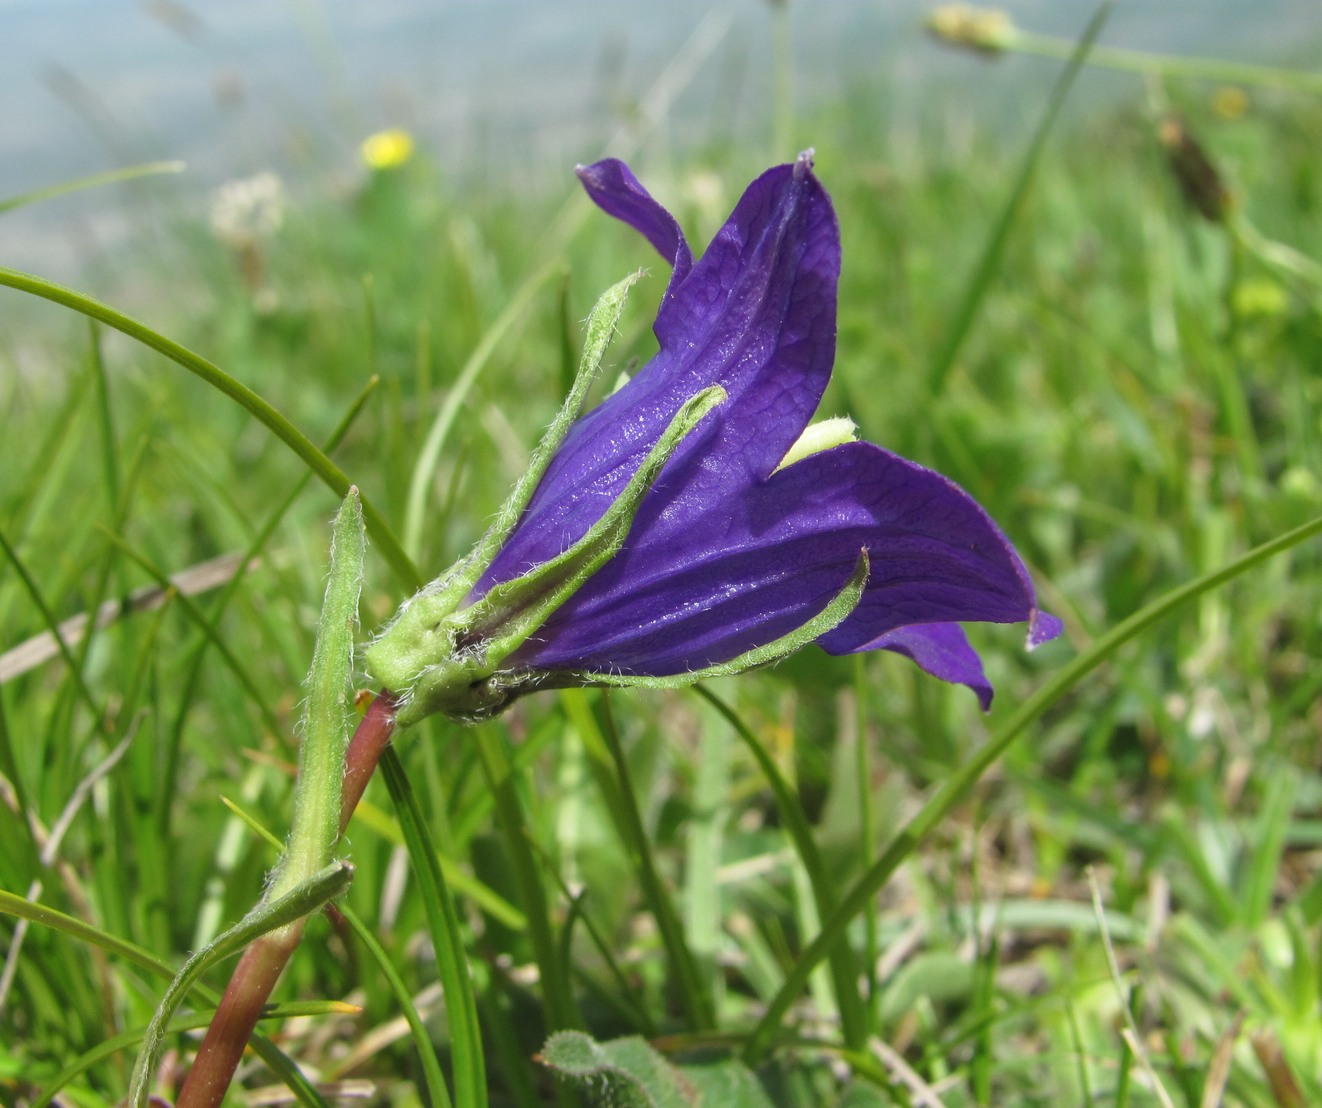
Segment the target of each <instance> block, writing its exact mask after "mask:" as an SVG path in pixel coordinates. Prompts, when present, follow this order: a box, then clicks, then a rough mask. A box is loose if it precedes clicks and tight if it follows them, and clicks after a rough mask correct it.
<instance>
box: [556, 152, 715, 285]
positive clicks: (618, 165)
mask: <svg viewBox="0 0 1322 1108" xmlns="http://www.w3.org/2000/svg"><path fill="white" fill-rule="evenodd" d="M575 172H577V173H578V179H579V180H580V181H582V182H583V188H584V189H585V190H586V191H587V194H588V195H589V196H590V197H591V198H592V200H593V202H594V203H595V204H596V205H597V207H599V208H600V209H601V210H602V211H604V212H606V214H607V215H613V216H614V217H615V218H616V219H618V220H620V221H621V222H622V223H627V224H628V225H629V226H630V227H632V228H633V229H634V230H635V231H637V232H638V233H639V234H641V235H642V236H643V238H645V239H647V241H648V242H650V243H651V244H652V245H653V246H654V247H656V249H657V252H658V253H659V254H660V255H661V257H663V258H665V260H666V261H667V262H669V263H670V265H671V266H672V267H673V272H672V274H671V277H670V291H672V292H673V290H674V288H675V286H677V285H678V284H679V283H680V282H681V281H683V280H684V278H685V277H687V276H688V275H689V270H690V269H692V268H693V251H692V250H690V249H689V244H688V242H687V240H686V239H685V238H684V232H683V231H682V230H681V229H680V226H679V222H678V221H677V220H676V219H675V217H674V216H673V215H671V214H670V213H669V212H668V211H666V210H665V208H663V207H662V206H661V205H660V204H658V203H657V202H656V201H655V200H654V199H652V194H651V193H650V192H648V191H647V190H646V189H645V188H643V186H642V184H641V182H640V181H639V180H638V178H637V177H635V176H634V175H633V170H631V169H630V168H629V167H628V166H627V165H625V164H624V163H623V162H622V161H620V160H619V159H618V158H606V159H604V160H603V161H599V162H595V163H594V164H592V165H581V166H579V167H578V168H577V170H576V171H575ZM667 295H669V292H668V293H667Z"/></svg>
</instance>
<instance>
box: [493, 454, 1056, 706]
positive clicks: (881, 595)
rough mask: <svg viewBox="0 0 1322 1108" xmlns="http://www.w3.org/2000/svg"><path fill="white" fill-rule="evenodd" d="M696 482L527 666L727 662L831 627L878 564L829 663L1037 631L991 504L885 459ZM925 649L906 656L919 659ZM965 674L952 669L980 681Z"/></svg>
mask: <svg viewBox="0 0 1322 1108" xmlns="http://www.w3.org/2000/svg"><path fill="white" fill-rule="evenodd" d="M667 472H669V471H667ZM683 475H684V471H683V470H681V476H683ZM695 482H696V479H695V480H692V481H683V480H680V479H678V478H677V479H676V480H675V481H673V482H667V483H665V484H663V485H661V486H658V487H657V488H655V489H653V491H652V493H651V494H650V495H649V496H648V497H647V499H646V500H645V501H644V503H643V506H642V510H641V511H640V512H639V514H638V517H637V519H636V520H635V523H634V527H633V530H632V531H631V533H630V535H629V538H628V540H627V541H626V543H625V545H624V547H623V548H622V549H621V551H620V552H619V553H618V554H617V555H616V556H615V557H614V558H613V559H612V560H611V561H610V562H609V563H608V564H607V565H606V566H604V567H603V568H602V569H601V570H600V571H598V573H597V574H595V575H594V576H593V577H592V578H590V579H589V580H588V581H587V582H586V583H585V584H584V586H583V588H582V589H580V590H579V592H578V593H576V594H575V595H574V596H573V597H571V598H570V599H569V600H568V601H567V602H566V603H565V604H564V605H563V606H562V607H561V608H560V609H558V610H557V611H556V612H555V613H553V614H552V615H551V617H550V618H549V619H548V620H547V622H546V624H545V626H544V627H543V628H542V629H541V630H540V631H539V633H538V634H537V636H536V639H535V641H534V640H529V641H528V642H526V643H525V644H524V645H523V646H522V647H520V648H519V650H518V651H517V652H516V654H515V657H514V661H515V662H516V663H517V664H522V665H531V666H535V667H537V668H546V669H588V670H594V669H595V670H600V669H610V670H612V671H614V672H620V673H634V674H647V675H654V676H668V675H672V674H677V673H684V672H687V671H690V670H694V669H699V668H702V667H704V666H708V665H714V664H717V663H719V662H723V661H728V660H729V659H730V658H733V657H737V656H738V655H739V654H741V653H743V652H744V651H746V650H748V649H751V648H752V647H754V646H757V645H760V644H762V643H766V642H770V641H772V640H773V639H775V638H777V637H779V636H781V635H784V634H787V633H788V632H790V631H792V630H794V629H795V628H797V627H800V626H802V625H803V624H804V623H806V622H807V621H808V620H809V619H811V618H812V617H813V616H814V615H816V614H817V613H818V612H820V611H821V610H822V608H824V607H825V606H826V604H827V603H828V602H829V601H830V600H831V598H832V597H834V596H835V595H836V594H837V593H838V592H839V591H840V589H841V588H842V587H843V586H844V584H845V582H846V581H847V580H848V578H849V575H850V573H851V571H852V570H853V567H854V564H855V562H856V560H857V558H858V552H859V550H860V549H864V548H866V549H867V551H868V554H869V559H870V562H871V575H870V577H869V581H868V586H867V589H866V590H865V592H864V594H863V598H862V600H861V601H860V603H859V606H858V607H857V608H856V609H855V610H854V612H853V614H852V615H850V616H849V618H848V619H846V620H845V621H844V622H843V623H842V624H841V625H840V626H839V627H837V628H835V629H834V630H833V631H830V632H828V633H827V634H826V635H823V636H822V637H821V639H819V640H818V641H819V643H820V644H821V645H822V646H823V647H824V648H825V649H826V650H828V651H830V652H831V653H834V654H844V653H852V652H854V651H858V650H869V649H874V648H891V649H894V648H895V647H894V644H893V643H892V642H891V641H883V640H885V637H886V636H887V635H889V634H890V633H892V632H895V631H897V629H900V628H905V627H909V626H911V625H914V624H943V623H953V622H957V621H965V620H967V621H987V622H994V623H1014V622H1020V621H1023V620H1028V619H1030V618H1032V617H1033V614H1034V611H1035V600H1034V596H1033V590H1032V585H1031V584H1030V582H1029V580H1028V575H1027V573H1026V572H1025V571H1024V567H1023V565H1022V563H1021V562H1020V561H1019V558H1018V556H1017V555H1016V554H1015V552H1014V549H1013V548H1012V547H1011V546H1010V544H1009V542H1007V541H1006V539H1005V537H1004V536H1003V535H1002V534H1001V532H1000V531H999V530H998V529H997V528H996V525H995V524H994V523H992V521H991V520H990V519H989V518H988V516H987V514H986V513H985V512H984V511H983V510H982V509H981V508H980V507H979V506H978V505H977V503H976V502H975V501H974V500H973V499H972V498H971V497H970V496H969V495H968V494H967V493H965V492H964V491H963V490H961V489H960V488H958V487H957V486H956V485H954V484H953V483H951V482H950V481H948V480H946V478H944V477H942V476H940V475H939V474H937V473H933V472H932V471H931V470H927V469H924V468H923V467H921V466H918V465H915V464H914V463H912V462H908V461H906V460H904V459H903V458H899V457H897V456H896V455H894V454H890V453H888V452H887V451H884V450H882V449H881V448H880V447H877V446H873V445H872V444H871V443H863V442H855V443H846V444H844V445H842V446H838V447H834V448H832V449H831V450H827V451H824V452H822V453H819V454H813V455H810V456H809V457H807V458H804V459H803V460H801V461H799V462H796V463H795V464H794V465H791V466H789V467H787V468H786V469H783V470H780V471H778V472H776V473H775V474H773V475H772V476H771V477H770V478H767V479H765V480H762V481H758V482H755V483H752V484H741V483H739V482H738V481H732V480H725V481H722V482H719V483H713V484H712V485H711V488H712V489H714V490H715V491H716V492H717V493H719V495H718V496H716V497H715V498H714V499H708V500H702V499H700V498H695V497H694V496H693V488H694V487H695ZM696 483H697V484H698V486H699V487H700V484H701V483H700V482H696ZM915 641H916V640H914V638H913V637H912V636H910V637H909V638H908V639H897V640H895V642H904V643H905V644H906V645H908V646H909V647H910V648H911V649H913V650H915V651H917V646H915V645H914V643H915ZM949 645H950V644H949V640H948V638H947V640H946V646H947V647H949ZM930 647H931V644H930V643H929V644H928V648H927V656H930V657H933V658H935V655H934V653H933V651H932V649H930ZM948 653H949V651H948ZM957 660H958V659H956V658H955V656H954V655H953V654H950V655H949V657H948V658H947V661H946V663H945V664H946V665H947V668H948V669H949V670H950V672H953V673H961V674H967V666H962V667H961V666H958V665H956V662H957ZM919 664H924V663H923V662H921V661H920V663H919ZM934 664H938V662H936V661H934ZM957 679H960V680H962V679H963V678H962V677H959V678H957ZM984 683H985V682H984ZM974 687H975V688H976V687H977V685H976V684H975V685H974Z"/></svg>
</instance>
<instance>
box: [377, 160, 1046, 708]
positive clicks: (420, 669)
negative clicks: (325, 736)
mask: <svg viewBox="0 0 1322 1108" xmlns="http://www.w3.org/2000/svg"><path fill="white" fill-rule="evenodd" d="M578 173H579V177H580V179H581V180H582V182H583V185H584V187H585V189H586V190H587V193H588V195H589V196H590V197H591V198H592V200H593V201H595V202H596V204H597V205H598V206H599V207H601V208H602V209H603V210H604V211H606V212H607V213H608V214H610V215H613V216H615V217H616V218H617V219H620V220H622V221H623V222H625V223H627V224H628V225H629V226H631V227H633V228H634V229H635V230H637V231H638V232H639V233H640V234H642V235H643V236H644V237H645V238H646V239H647V240H648V242H650V243H651V245H652V246H653V247H654V248H655V249H656V250H657V251H659V252H660V254H661V255H662V257H663V258H664V259H665V260H666V262H668V263H669V264H670V266H671V267H672V274H671V278H670V283H669V285H668V287H667V289H666V292H665V295H664V297H663V299H662V302H661V306H660V310H659V312H658V315H657V319H656V323H655V326H654V331H655V334H656V338H657V340H658V343H659V347H660V349H659V351H658V353H657V354H656V356H655V357H654V358H653V359H652V360H651V361H650V362H649V363H648V364H647V365H646V366H644V367H643V368H642V369H641V370H640V371H639V372H638V373H637V374H636V375H635V376H634V377H633V378H632V379H631V380H629V381H628V382H627V383H626V384H625V385H624V386H623V387H621V388H619V389H617V390H616V391H615V392H614V393H612V394H611V395H610V396H609V397H608V398H607V399H605V400H604V401H602V402H601V403H600V404H599V405H598V406H597V407H596V408H594V409H593V410H591V411H590V412H588V413H587V414H586V415H579V408H580V407H581V405H582V400H583V396H584V395H585V393H586V390H587V385H588V383H589V382H590V378H591V373H592V371H593V370H594V369H595V367H596V365H597V364H599V362H600V358H601V352H602V350H603V349H604V344H605V339H606V338H608V337H609V331H610V329H611V328H612V327H613V325H614V322H615V320H616V319H617V318H618V315H619V310H620V306H621V305H622V303H623V296H624V291H625V289H626V288H627V285H628V284H629V283H631V282H622V283H621V285H620V286H617V287H616V289H614V290H612V291H611V293H609V294H607V296H606V297H603V300H602V302H601V303H599V305H598V307H597V309H596V310H595V311H594V313H593V318H592V319H591V320H589V334H588V341H587V344H586V352H585V359H584V360H585V366H586V367H587V368H586V369H585V370H584V371H583V372H582V373H581V374H580V378H579V380H578V381H576V383H575V386H574V392H573V394H571V397H570V399H569V400H568V401H567V402H566V406H565V408H564V409H563V410H562V412H561V415H560V416H559V417H558V418H557V422H556V423H555V424H553V425H552V428H551V430H550V431H549V432H548V436H547V440H546V441H545V442H544V443H543V444H542V447H540V448H539V450H538V452H537V453H536V454H535V455H534V458H533V462H532V465H531V468H530V471H529V473H528V474H527V475H525V478H524V479H523V480H522V481H521V482H520V485H519V487H518V488H516V490H515V493H514V495H513V497H512V499H511V502H510V503H509V504H507V505H506V507H505V509H503V510H502V512H501V514H500V515H499V516H498V517H497V520H496V522H495V524H493V526H492V529H491V531H490V532H489V533H488V535H487V537H486V538H485V539H484V540H483V542H482V543H481V544H480V545H479V547H478V548H477V550H475V551H474V552H473V554H471V555H470V556H469V557H468V558H467V559H465V560H464V561H462V562H460V563H459V564H458V565H457V566H456V567H455V568H454V569H452V570H451V571H450V572H449V573H448V574H447V575H445V576H444V577H442V578H440V579H438V580H437V581H436V582H433V584H432V585H430V586H428V587H427V588H426V589H424V590H423V592H422V593H420V594H419V595H418V596H417V597H415V598H414V599H413V600H412V601H410V602H409V603H408V604H406V605H405V606H404V608H402V609H401V612H400V614H399V616H398V617H397V618H396V621H395V622H394V623H393V624H392V625H391V626H390V627H389V628H387V630H386V631H385V632H384V633H383V635H382V636H381V637H380V638H379V639H378V640H377V642H376V643H374V644H373V645H372V647H370V648H369V651H368V655H367V664H368V669H369V672H370V673H371V674H372V676H373V677H375V678H376V679H377V680H379V681H381V682H382V684H384V685H385V686H386V687H387V688H390V689H391V690H393V691H394V693H395V694H396V695H397V696H399V697H400V699H401V702H402V705H403V706H402V707H401V709H400V712H401V714H400V720H401V722H402V723H409V722H412V721H413V720H414V719H416V718H420V717H421V716H423V715H425V714H427V713H428V712H433V711H441V712H445V713H446V714H448V715H451V716H454V717H457V718H469V719H472V718H481V717H483V716H486V715H490V714H492V713H494V712H496V711H499V710H500V709H501V708H503V707H504V706H505V705H506V704H508V703H509V702H510V701H511V700H513V699H514V698H515V697H517V696H519V695H522V694H523V693H526V692H529V691H532V690H533V689H536V688H546V687H564V686H567V685H662V686H673V685H678V684H684V683H687V682H690V681H693V680H697V679H700V678H702V677H705V676H710V675H715V674H725V673H732V672H737V671H738V670H741V669H746V668H749V667H751V666H754V665H760V664H764V663H766V662H770V661H775V660H776V659H778V658H781V657H783V656H785V655H786V654H788V653H789V652H791V651H793V650H796V649H798V648H800V647H802V646H805V645H807V644H808V643H810V642H816V644H817V645H818V646H820V647H822V648H823V649H824V650H826V651H827V652H828V653H831V654H852V653H856V652H858V651H864V650H889V651H894V652H896V653H899V654H903V655H905V656H907V657H909V658H910V659H912V660H913V661H914V662H916V663H917V664H918V665H919V666H921V667H922V668H923V669H925V670H927V671H928V672H929V673H931V674H934V675H935V676H937V677H939V678H942V679H944V680H946V681H952V682H957V683H960V684H964V685H967V686H969V687H970V688H971V689H973V690H974V691H975V692H976V693H977V695H978V698H979V700H980V701H981V703H982V705H983V707H984V708H985V707H986V706H987V705H988V704H989V703H990V700H991V687H990V685H989V684H988V682H987V679H986V677H985V675H984V673H983V669H982V665H981V662H980V660H979V658H978V655H977V654H976V653H975V652H974V650H973V648H972V647H971V646H970V645H969V643H968V640H967V639H966V638H965V636H964V632H963V631H962V630H961V628H960V627H959V624H960V623H961V622H991V623H1020V622H1026V623H1027V624H1028V645H1029V647H1030V648H1031V647H1033V646H1036V645H1038V644H1040V643H1042V642H1045V641H1046V640H1048V639H1050V638H1053V637H1054V636H1055V635H1057V634H1059V632H1060V623H1059V621H1058V620H1056V619H1055V618H1054V617H1052V616H1050V615H1047V614H1046V613H1043V612H1041V611H1039V610H1038V608H1037V602H1036V599H1035V597H1034V593H1033V586H1032V583H1031V582H1030V580H1029V577H1028V574H1027V572H1026V571H1025V569H1024V566H1023V563H1022V562H1021V561H1020V559H1019V557H1018V555H1017V554H1016V553H1015V550H1014V548H1013V547H1012V546H1011V545H1010V543H1009V541H1008V540H1007V539H1006V538H1005V536H1004V535H1003V534H1002V533H1001V532H1000V530H999V529H998V528H997V526H996V525H995V524H994V523H993V522H992V520H991V519H990V518H989V517H988V516H987V514H986V513H985V512H984V511H983V510H982V508H981V507H979V506H978V504H977V503H976V502H975V501H974V500H973V499H972V498H971V497H970V496H969V495H968V494H967V493H965V492H964V491H963V490H961V489H960V488H958V487H957V486H956V485H954V484H953V483H952V482H950V481H948V480H947V479H946V478H944V477H942V476H940V475H939V474H937V473H934V472H932V471H931V470H928V469H924V468H923V467H922V466H919V465H916V464H914V463H913V462H909V461H906V460H905V459H903V458H900V457H897V456H896V455H894V454H891V453H888V452H887V451H885V450H883V449H882V448H881V447H879V446H874V445H873V444H871V443H867V442H858V441H854V440H853V435H852V430H853V426H852V424H851V423H849V421H848V420H842V419H835V420H828V421H825V422H824V423H819V424H812V425H810V422H809V421H810V420H811V418H812V416H813V413H814V412H815V411H816V409H817V406H818V403H819V401H820V400H821V398H822V394H823V391H824V390H825V388H826V385H827V382H828V380H829V379H830V375H831V367H832V364H833V363H834V360H835V336H836V286H837V283H838V278H839V271H840V237H839V231H838V229H837V226H836V219H835V213H834V211H833V210H832V207H831V202H830V198H829V197H828V196H827V194H826V191H825V190H824V189H823V188H822V186H821V184H820V183H819V182H818V181H817V178H816V177H815V176H814V175H813V172H812V161H811V157H810V155H807V154H805V155H801V156H800V157H799V159H798V160H797V161H796V162H795V163H793V164H791V165H782V166H778V167H776V168H774V169H771V170H768V171H767V172H766V173H764V174H763V175H762V176H761V177H759V178H758V179H757V180H756V181H754V182H753V183H752V184H751V185H750V186H749V187H748V190H747V191H746V192H745V193H744V195H743V197H742V199H741V200H740V201H739V203H738V205H737V206H736V207H735V209H734V212H733V213H732V214H731V215H730V218H729V220H728V221H727V222H726V223H725V225H724V226H723V227H722V228H721V230H720V231H719V232H718V233H717V235H716V237H715V239H713V241H712V243H711V245H710V246H709V247H708V248H707V250H706V252H705V253H704V254H703V255H702V258H701V259H700V260H698V261H694V258H693V254H692V251H691V250H690V248H689V246H688V243H687V242H686V240H685V238H684V235H683V232H682V231H681V230H680V228H679V225H678V223H677V222H676V221H675V219H674V218H673V217H672V216H671V215H670V214H669V213H668V212H667V211H666V210H665V209H664V208H663V207H661V205H660V204H658V203H657V201H656V200H654V199H653V198H652V197H651V196H650V195H649V194H648V192H647V191H646V190H645V189H644V188H643V186H642V185H641V184H640V183H639V182H638V180H637V178H635V177H634V175H633V173H632V172H631V171H630V170H629V168H628V167H627V166H626V165H625V164H624V163H623V162H620V161H616V160H606V161H602V162H598V163H596V164H595V165H591V166H587V167H585V168H580V169H579V171H578Z"/></svg>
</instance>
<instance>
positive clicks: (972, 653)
mask: <svg viewBox="0 0 1322 1108" xmlns="http://www.w3.org/2000/svg"><path fill="white" fill-rule="evenodd" d="M863 649H865V650H873V649H876V650H893V651H895V653H896V654H903V655H904V656H905V657H906V658H909V659H910V660H911V661H914V662H917V663H918V665H920V666H921V667H922V668H923V669H925V670H926V671H927V672H928V673H930V674H931V675H932V676H933V677H939V678H941V680H942V681H949V682H950V683H951V684H952V685H967V686H968V687H969V688H970V689H972V690H973V691H974V692H975V693H977V695H978V703H979V704H980V705H982V710H983V711H984V712H985V711H987V710H988V709H989V708H990V707H991V702H992V687H991V683H990V682H989V681H988V680H987V675H986V674H985V673H983V671H982V659H981V658H979V657H978V652H977V651H976V650H974V649H973V647H971V646H970V645H969V640H968V638H967V637H966V636H965V634H964V629H963V628H962V627H960V625H959V624H958V623H921V624H910V625H909V626H908V627H897V628H895V630H894V631H887V632H886V633H885V634H884V635H881V636H879V637H878V638H877V639H875V640H874V641H873V642H871V643H870V644H869V645H868V646H866V647H864V648H863Z"/></svg>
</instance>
